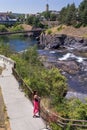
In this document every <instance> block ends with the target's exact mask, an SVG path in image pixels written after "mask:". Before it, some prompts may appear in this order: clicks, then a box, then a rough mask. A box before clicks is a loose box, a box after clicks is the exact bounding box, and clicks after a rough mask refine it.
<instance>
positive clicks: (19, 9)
mask: <svg viewBox="0 0 87 130" xmlns="http://www.w3.org/2000/svg"><path fill="white" fill-rule="evenodd" d="M82 1H83V0H0V12H7V11H12V12H13V13H27V14H30V13H37V12H43V11H44V10H45V9H46V4H47V3H48V4H49V9H50V10H57V11H59V10H61V8H62V7H65V6H66V5H67V4H68V3H69V4H71V3H73V2H74V3H75V5H76V6H78V5H79V4H80V3H81V2H82Z"/></svg>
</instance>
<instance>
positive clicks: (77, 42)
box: [39, 34, 87, 50]
mask: <svg viewBox="0 0 87 130" xmlns="http://www.w3.org/2000/svg"><path fill="white" fill-rule="evenodd" d="M39 45H40V46H42V47H43V48H47V49H59V48H61V47H65V48H67V47H73V48H75V49H83V50H84V49H85V50H87V48H86V46H87V39H84V38H83V37H73V36H67V35H65V34H54V35H46V34H42V35H41V36H40V44H39Z"/></svg>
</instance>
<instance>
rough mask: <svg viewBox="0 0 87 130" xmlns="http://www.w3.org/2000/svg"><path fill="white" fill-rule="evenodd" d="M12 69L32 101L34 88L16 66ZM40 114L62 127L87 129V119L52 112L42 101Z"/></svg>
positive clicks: (49, 121) (47, 120) (46, 119)
mask: <svg viewBox="0 0 87 130" xmlns="http://www.w3.org/2000/svg"><path fill="white" fill-rule="evenodd" d="M12 70H13V75H14V76H15V78H16V79H17V80H18V82H19V86H20V87H21V88H22V90H23V91H24V92H25V94H26V96H27V97H28V98H29V99H31V101H32V94H33V91H32V89H31V88H30V87H29V86H28V85H26V84H25V82H24V81H23V79H22V77H21V76H20V75H19V74H18V73H17V71H16V70H15V69H14V68H12ZM40 115H41V117H42V118H43V119H44V120H45V121H46V122H48V123H51V122H54V123H55V124H56V125H58V126H60V127H62V128H66V127H67V126H68V125H69V126H72V127H80V128H84V129H87V120H74V119H66V118H63V117H61V116H58V115H57V114H55V113H53V112H50V111H49V110H48V109H46V108H45V106H44V105H43V104H42V103H41V104H40Z"/></svg>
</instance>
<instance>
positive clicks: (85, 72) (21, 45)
mask: <svg viewBox="0 0 87 130" xmlns="http://www.w3.org/2000/svg"><path fill="white" fill-rule="evenodd" d="M2 42H3V43H5V44H9V45H10V47H11V48H12V50H14V51H16V52H20V51H23V50H26V49H27V48H29V47H31V46H34V45H35V44H37V41H36V40H35V39H34V38H30V37H23V36H22V35H18V36H16V35H9V36H0V43H2ZM73 52H74V49H71V48H69V49H67V51H62V50H59V51H58V50H56V51H55V50H41V49H38V53H39V54H40V55H44V56H46V57H48V61H49V62H55V61H70V62H71V61H75V62H76V63H77V64H78V65H79V67H80V69H79V71H78V72H77V73H75V74H69V73H67V72H65V71H64V72H63V74H64V75H65V76H66V77H67V79H68V80H67V82H68V84H69V91H68V93H67V95H66V97H67V98H70V97H72V96H74V97H77V98H79V99H81V100H83V98H86V97H87V58H85V57H82V56H78V55H75V54H74V53H73Z"/></svg>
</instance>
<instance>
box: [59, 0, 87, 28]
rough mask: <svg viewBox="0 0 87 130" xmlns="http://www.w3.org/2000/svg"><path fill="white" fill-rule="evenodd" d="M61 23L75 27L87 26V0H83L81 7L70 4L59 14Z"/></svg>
mask: <svg viewBox="0 0 87 130" xmlns="http://www.w3.org/2000/svg"><path fill="white" fill-rule="evenodd" d="M59 21H60V24H66V25H73V26H75V27H80V26H87V0H83V1H82V2H81V3H80V5H79V7H78V8H76V6H75V4H74V3H73V4H71V5H70V4H68V5H67V7H63V8H62V10H61V11H60V14H59Z"/></svg>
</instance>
